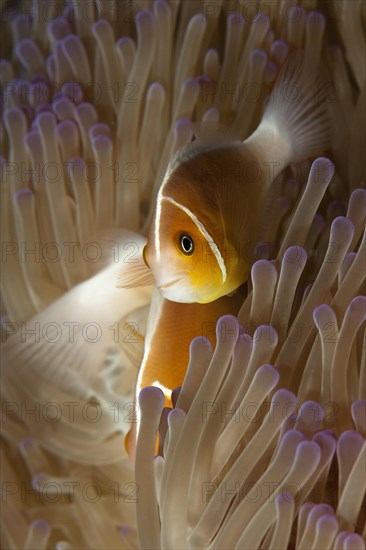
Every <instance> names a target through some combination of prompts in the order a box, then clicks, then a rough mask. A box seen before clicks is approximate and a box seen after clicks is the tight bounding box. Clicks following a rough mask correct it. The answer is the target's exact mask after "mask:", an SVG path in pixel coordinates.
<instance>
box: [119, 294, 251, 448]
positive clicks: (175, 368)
mask: <svg viewBox="0 0 366 550" xmlns="http://www.w3.org/2000/svg"><path fill="white" fill-rule="evenodd" d="M154 299H155V300H156V301H157V302H159V307H158V311H157V313H156V314H153V317H154V319H153V320H152V321H153V323H152V325H153V328H152V332H151V333H150V334H148V335H147V337H146V343H145V351H144V356H143V359H142V363H141V367H140V370H139V374H138V378H137V383H136V390H135V403H138V395H139V393H140V390H141V389H142V388H144V387H146V386H157V387H159V388H161V389H162V391H163V392H164V395H165V407H172V401H171V392H172V390H173V389H174V388H176V387H178V386H181V385H182V384H183V380H184V377H185V374H186V371H187V367H188V362H189V347H190V344H191V341H192V340H193V338H195V337H197V336H204V337H206V338H208V340H209V341H210V342H211V344H212V346H213V347H215V345H216V323H217V321H218V319H219V318H220V317H222V316H223V315H227V314H230V315H236V314H237V313H238V312H239V309H240V307H241V304H242V302H243V299H244V296H243V293H241V292H240V290H239V291H238V292H235V293H234V294H233V296H223V297H222V298H219V299H218V300H216V301H214V302H210V303H208V304H184V303H176V302H171V301H170V300H166V299H165V298H163V297H162V296H155V297H154V298H153V302H154ZM153 306H154V304H153ZM137 422H138V411H137V410H135V418H134V422H133V424H132V427H131V430H130V431H129V432H128V434H127V436H126V440H125V447H126V450H127V452H128V454H129V456H130V458H133V457H134V452H135V445H136V435H137V434H136V432H137V430H136V428H137V426H136V424H137Z"/></svg>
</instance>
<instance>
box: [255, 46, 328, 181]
mask: <svg viewBox="0 0 366 550" xmlns="http://www.w3.org/2000/svg"><path fill="white" fill-rule="evenodd" d="M331 92H332V86H331V82H330V81H329V80H327V78H326V77H325V68H324V67H323V66H322V65H321V64H320V62H319V61H318V60H317V59H314V62H313V63H311V62H309V60H308V59H307V60H306V62H305V60H304V52H303V51H302V50H297V51H296V52H294V53H293V54H292V55H290V57H289V58H288V59H287V61H286V63H285V64H284V66H283V67H282V69H281V72H280V75H279V77H278V79H277V82H276V84H275V86H274V89H273V91H272V93H271V95H270V96H269V98H268V102H267V106H266V109H265V111H264V115H263V118H262V121H261V123H260V124H259V126H258V128H257V129H256V130H255V132H254V133H253V134H252V135H251V136H250V137H249V138H248V139H247V140H246V141H245V143H246V144H248V145H250V146H252V147H253V149H254V150H255V152H256V154H257V155H260V158H261V160H262V159H264V162H269V163H273V164H275V163H276V164H278V170H276V174H278V173H279V172H280V171H281V170H282V169H283V168H284V167H285V166H286V165H287V164H289V163H290V162H299V161H301V160H304V159H305V158H307V157H311V156H315V155H318V154H320V153H321V152H323V151H324V149H326V148H327V147H329V144H330V135H331V129H330V116H329V103H330V100H331V97H330V96H331ZM332 99H334V98H332ZM276 174H274V175H276ZM272 179H273V178H272Z"/></svg>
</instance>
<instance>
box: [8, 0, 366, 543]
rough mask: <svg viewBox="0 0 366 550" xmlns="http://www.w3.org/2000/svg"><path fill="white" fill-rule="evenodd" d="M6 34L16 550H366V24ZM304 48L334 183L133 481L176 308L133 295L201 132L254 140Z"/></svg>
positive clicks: (311, 7)
mask: <svg viewBox="0 0 366 550" xmlns="http://www.w3.org/2000/svg"><path fill="white" fill-rule="evenodd" d="M316 10H318V11H316ZM1 14H2V21H1V30H2V34H3V36H4V37H5V39H4V40H3V41H2V42H3V44H2V48H3V52H2V57H3V59H2V60H1V85H2V107H3V122H2V124H1V132H0V138H1V146H2V156H1V171H2V172H1V173H2V178H1V185H2V199H3V200H2V207H1V208H2V211H1V215H2V287H1V288H2V293H1V306H2V321H3V322H2V342H3V362H2V367H1V379H2V390H1V391H2V414H3V421H2V428H3V429H2V437H3V446H2V503H3V506H2V535H1V537H2V539H1V540H2V545H3V546H4V548H18V547H19V548H20V547H24V548H37V549H40V548H52V547H56V548H59V549H66V548H74V547H84V548H85V547H86V548H138V547H141V548H180V549H181V548H273V549H274V548H294V547H296V548H299V549H300V548H301V549H305V548H314V549H315V548H339V549H341V548H347V549H350V548H352V549H353V548H355V549H358V548H365V538H366V521H365V520H366V518H365V506H362V505H364V504H365V502H364V499H365V476H364V471H365V466H366V465H365V461H366V444H365V434H366V421H365V395H366V369H365V349H366V343H365V322H364V321H365V310H366V307H365V299H364V297H363V296H362V291H363V288H362V285H363V284H364V265H365V234H364V228H365V212H366V192H365V190H364V189H362V186H364V183H365V172H364V161H363V160H364V143H365V93H366V83H365V80H366V75H365V66H366V63H365V59H364V52H365V34H364V28H365V20H366V10H365V3H362V2H361V1H360V0H354V1H352V2H349V1H346V0H339V1H332V2H327V3H324V5H323V3H322V2H316V1H315V0H302V1H298V2H295V1H294V2H288V1H287V0H281V1H280V2H278V3H271V2H263V1H259V0H258V1H257V0H256V1H249V0H238V1H235V2H233V1H230V0H223V1H218V2H209V1H206V0H202V1H197V2H179V1H178V0H177V1H175V0H174V1H173V0H172V1H169V2H168V1H167V0H156V1H152V0H145V1H138V0H135V1H132V0H131V1H125V2H118V1H113V0H111V1H108V2H102V1H101V0H83V1H81V0H80V1H78V0H59V1H57V2H54V1H52V0H42V1H41V0H34V1H32V2H27V1H24V2H12V1H5V2H3V4H2V7H1ZM297 48H303V50H304V59H305V63H306V62H307V61H309V60H310V59H312V60H314V59H315V60H316V61H321V62H322V63H323V65H324V67H325V68H326V69H325V70H326V71H327V72H328V73H329V75H330V81H332V82H333V85H332V86H331V85H330V96H329V98H328V101H329V102H330V104H332V105H331V106H332V107H333V108H334V109H333V112H334V113H335V114H333V116H332V124H333V134H332V143H331V144H330V147H329V150H327V151H323V152H319V154H326V155H327V157H329V158H330V159H331V160H328V158H325V157H319V158H317V159H316V160H315V161H314V162H313V163H312V164H311V163H310V161H305V162H303V163H300V164H296V165H291V166H290V167H288V168H287V169H286V170H285V171H284V172H283V173H282V174H280V176H279V177H278V178H277V179H276V180H275V181H274V183H273V185H272V187H271V190H270V192H269V194H268V197H267V200H266V205H265V208H264V212H263V216H262V218H263V220H262V223H261V225H260V228H259V233H258V243H253V251H254V252H253V261H254V260H257V261H255V262H254V263H253V267H252V270H251V276H250V280H249V281H248V284H247V290H246V298H245V300H244V302H243V305H242V307H241V310H240V312H239V314H238V316H237V318H236V317H232V316H225V317H223V318H221V319H220V321H219V322H218V324H217V327H216V331H217V345H216V348H215V350H213V349H212V347H211V345H210V344H209V342H208V341H207V340H206V339H205V338H203V337H202V336H201V335H197V338H196V339H194V340H193V342H192V344H191V348H190V361H189V365H188V370H187V375H186V378H185V380H184V382H183V385H182V388H181V389H180V390H177V391H176V392H175V395H174V399H173V402H174V409H173V410H172V411H171V412H169V411H167V410H163V403H164V400H163V396H162V394H161V392H160V390H159V389H158V388H145V389H144V390H143V391H142V392H141V394H140V407H141V425H140V429H139V438H138V444H137V451H136V463H135V471H134V470H133V466H132V464H131V463H130V461H129V460H128V458H127V455H126V452H125V450H124V445H123V436H124V435H125V434H126V432H127V431H128V429H129V427H130V425H131V421H132V419H133V418H134V412H135V411H134V409H135V405H134V403H133V397H132V396H133V387H134V382H135V379H136V374H137V369H138V366H139V364H140V361H141V355H142V352H143V340H144V336H145V334H146V330H147V329H146V327H147V316H148V311H149V306H150V303H151V299H153V301H154V300H155V299H157V298H156V294H153V298H151V296H152V292H151V288H150V287H142V288H137V289H128V290H127V289H125V290H123V289H119V288H116V281H117V279H118V276H119V275H121V272H123V271H124V270H125V271H128V268H129V264H130V263H131V262H134V261H135V259H136V258H137V257H138V255H139V254H140V252H141V248H142V246H143V244H144V242H145V237H144V235H146V232H147V228H148V226H149V222H150V220H151V216H152V212H153V205H154V199H155V197H156V194H157V191H158V188H159V185H160V182H161V179H162V177H163V175H164V173H165V170H166V167H167V165H168V162H169V159H170V158H171V157H172V156H173V154H174V153H175V152H176V151H177V150H178V149H179V148H180V147H181V146H182V145H184V144H185V143H187V142H189V141H191V140H192V137H193V134H194V127H192V121H203V122H205V123H214V124H215V123H217V122H218V121H220V123H224V124H225V125H226V126H229V127H230V128H231V129H232V131H233V132H234V133H235V134H236V135H237V136H239V137H240V138H241V139H245V138H246V137H247V136H248V135H249V134H250V133H251V132H252V131H253V130H254V129H255V128H256V126H257V124H258V122H259V120H260V118H261V114H262V112H263V107H264V105H265V102H266V98H267V97H268V93H269V91H270V90H271V88H272V87H273V85H274V82H275V80H276V77H277V74H278V70H279V69H280V67H281V65H282V64H283V63H284V61H285V60H286V58H287V56H288V54H289V52H291V51H293V50H295V49H297ZM315 131H316V128H314V132H315ZM151 311H152V312H153V311H154V308H151ZM151 315H153V314H151ZM152 323H153V317H150V323H149V326H151V324H152ZM176 346H179V342H177V343H176ZM157 431H159V433H160V436H159V454H158V456H156V457H155V449H156V432H157Z"/></svg>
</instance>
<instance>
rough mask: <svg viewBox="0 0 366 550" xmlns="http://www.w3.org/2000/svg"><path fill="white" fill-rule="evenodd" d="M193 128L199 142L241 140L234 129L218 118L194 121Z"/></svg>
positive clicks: (216, 142)
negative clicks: (217, 119)
mask: <svg viewBox="0 0 366 550" xmlns="http://www.w3.org/2000/svg"><path fill="white" fill-rule="evenodd" d="M192 130H193V134H194V136H195V138H196V142H197V144H198V142H201V143H215V144H222V143H232V142H233V141H240V136H238V135H236V134H235V132H234V130H232V129H231V128H229V127H228V126H225V125H224V124H221V123H220V122H218V121H216V120H205V121H202V122H194V123H193V124H192Z"/></svg>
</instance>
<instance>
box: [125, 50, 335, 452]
mask: <svg viewBox="0 0 366 550" xmlns="http://www.w3.org/2000/svg"><path fill="white" fill-rule="evenodd" d="M294 90H295V92H296V93H295V97H294ZM328 91H329V86H328V83H327V81H326V80H325V79H323V78H322V77H321V75H320V71H319V70H318V69H317V68H316V67H315V65H311V64H310V63H307V64H306V68H305V66H304V64H303V54H302V52H296V53H295V54H293V55H292V56H291V57H290V58H289V59H288V60H287V62H286V63H285V65H284V66H283V68H282V70H281V73H280V75H279V78H278V80H277V82H276V84H275V86H274V89H273V91H272V93H271V95H270V97H269V100H268V103H267V106H266V109H265V111H264V115H263V117H262V121H261V123H260V124H259V126H258V128H257V129H256V130H255V131H254V133H253V134H252V135H251V136H250V137H249V138H247V139H246V140H245V141H244V142H241V141H234V140H232V141H230V140H229V141H228V140H223V139H222V138H221V139H216V140H215V139H211V140H206V141H205V140H202V141H200V140H199V139H197V141H195V142H193V143H192V144H189V145H188V146H187V147H185V148H183V149H182V150H181V151H178V153H177V155H176V156H175V157H174V158H173V160H172V161H171V162H170V164H169V166H168V169H167V172H166V174H165V177H164V179H163V182H162V185H161V187H160V189H159V192H158V196H157V200H156V205H155V213H154V217H153V221H152V224H151V227H150V232H149V235H148V242H147V245H146V246H145V248H144V250H143V258H142V259H141V262H140V263H139V264H138V266H137V269H135V270H134V271H131V272H130V273H129V274H128V278H124V279H122V280H120V281H119V282H120V285H121V286H125V287H133V286H139V285H143V284H148V283H154V284H155V285H156V287H157V288H158V289H159V291H160V293H161V295H162V297H163V298H164V299H165V301H164V300H163V302H162V303H163V307H162V310H161V311H160V316H159V318H158V319H157V320H155V321H156V326H155V329H153V331H152V334H151V335H150V337H149V339H148V341H147V345H146V346H145V352H144V357H143V361H142V365H141V368H140V372H139V375H138V382H137V386H136V402H137V398H138V393H139V391H140V390H141V388H142V387H144V386H146V385H158V386H160V387H162V388H163V389H164V392H165V395H166V396H169V392H170V391H171V390H173V389H174V388H175V387H177V386H179V385H181V384H182V382H183V378H184V374H185V372H186V369H187V365H188V358H187V354H188V348H189V343H190V341H191V340H192V339H193V338H194V337H195V336H198V335H200V334H202V332H201V329H198V328H199V327H196V324H195V322H194V321H193V319H198V323H199V324H200V323H202V318H204V316H205V315H206V314H207V315H208V316H209V318H210V319H213V320H214V321H215V323H216V321H217V320H218V318H219V317H220V316H221V315H223V314H225V313H231V314H234V315H235V314H236V313H237V312H238V309H239V307H238V302H237V301H236V300H237V298H238V296H239V294H238V293H237V295H235V294H234V296H233V302H232V304H231V305H230V307H231V308H232V309H230V307H229V311H227V310H226V309H225V308H226V306H227V305H229V304H228V303H226V302H225V299H229V295H231V294H232V293H233V292H234V291H236V290H237V289H238V288H239V287H240V286H241V285H242V284H243V283H244V282H245V281H246V280H247V278H248V274H249V271H250V268H251V263H252V261H251V255H250V254H248V253H246V251H247V250H250V247H251V246H252V245H253V244H255V243H256V234H257V230H258V223H259V217H260V214H261V210H262V208H263V202H264V198H265V196H266V193H267V191H268V188H269V186H270V184H271V182H272V181H273V180H274V178H275V177H276V176H277V175H278V174H279V173H280V172H281V171H282V169H283V168H285V167H286V166H287V165H288V164H289V163H290V162H299V161H300V160H303V159H305V158H307V157H311V156H314V155H316V154H318V153H320V152H322V151H323V150H324V149H325V148H326V147H327V144H328V141H329V135H330V125H329V115H328V105H327V101H326V96H327V92H328ZM179 302H180V303H179ZM224 303H225V306H224ZM200 305H206V306H208V309H207V310H206V312H205V313H204V309H201V310H200V309H199V306H200ZM223 306H224V307H223ZM239 306H240V304H239ZM189 308H191V309H189ZM183 311H184V312H185V313H184V314H183ZM200 315H201V317H200ZM202 316H203V317H202ZM170 319H172V321H170ZM176 327H178V329H177V330H176V331H175V328H176ZM174 331H175V332H174ZM158 337H159V338H160V340H159V338H158ZM167 343H174V345H168V346H167ZM213 343H214V342H213ZM177 350H179V352H178V353H177ZM181 350H183V352H182V353H181ZM180 356H181V357H180ZM170 404H171V403H170V400H169V397H166V405H168V406H169V405H170ZM137 416H138V415H137ZM137 431H138V418H137V424H135V425H134V426H133V429H132V430H131V432H130V434H129V437H128V438H127V440H126V448H127V450H128V452H129V454H130V456H133V453H134V445H135V441H136V432H137Z"/></svg>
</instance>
